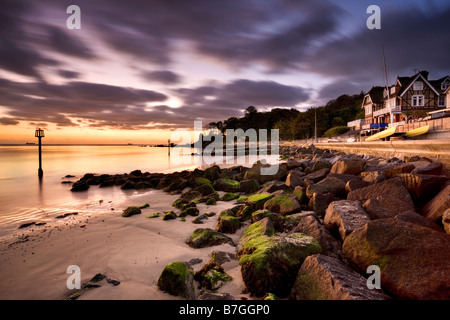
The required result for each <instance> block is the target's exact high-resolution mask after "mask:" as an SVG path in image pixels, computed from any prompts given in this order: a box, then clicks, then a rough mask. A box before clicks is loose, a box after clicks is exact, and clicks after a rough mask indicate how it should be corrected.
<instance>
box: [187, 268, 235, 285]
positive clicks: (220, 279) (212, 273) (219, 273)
mask: <svg viewBox="0 0 450 320" xmlns="http://www.w3.org/2000/svg"><path fill="white" fill-rule="evenodd" d="M194 280H197V281H198V282H199V283H200V286H202V287H204V288H206V289H208V290H217V289H219V288H220V287H222V286H223V285H224V284H225V283H226V282H228V281H231V280H233V278H232V277H230V276H229V275H228V274H226V272H225V270H224V269H223V267H222V266H220V265H219V264H218V263H217V262H209V263H207V264H205V265H204V266H203V267H202V268H201V269H200V270H199V271H197V272H196V273H195V274H194Z"/></svg>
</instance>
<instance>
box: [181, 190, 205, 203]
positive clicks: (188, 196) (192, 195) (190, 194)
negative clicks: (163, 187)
mask: <svg viewBox="0 0 450 320" xmlns="http://www.w3.org/2000/svg"><path fill="white" fill-rule="evenodd" d="M202 196H203V194H201V192H199V191H197V190H189V191H186V192H183V193H182V194H181V196H180V198H181V199H183V200H185V201H187V202H189V201H192V200H194V199H200V198H201V197H202Z"/></svg>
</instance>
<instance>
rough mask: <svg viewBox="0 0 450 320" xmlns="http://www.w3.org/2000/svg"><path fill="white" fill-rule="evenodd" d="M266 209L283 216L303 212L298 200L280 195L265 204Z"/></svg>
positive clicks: (290, 196)
mask: <svg viewBox="0 0 450 320" xmlns="http://www.w3.org/2000/svg"><path fill="white" fill-rule="evenodd" d="M264 209H266V210H270V211H272V212H276V213H279V214H281V215H283V216H285V215H288V214H293V213H296V212H299V211H301V208H300V204H299V203H298V201H297V198H296V197H295V196H292V195H280V196H276V197H274V198H271V199H269V200H267V201H266V202H265V203H264Z"/></svg>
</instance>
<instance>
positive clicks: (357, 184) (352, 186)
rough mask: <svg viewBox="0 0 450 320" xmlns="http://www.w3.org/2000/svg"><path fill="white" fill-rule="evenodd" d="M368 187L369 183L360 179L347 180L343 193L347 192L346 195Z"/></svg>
mask: <svg viewBox="0 0 450 320" xmlns="http://www.w3.org/2000/svg"><path fill="white" fill-rule="evenodd" d="M369 185H370V183H369V182H367V181H362V180H360V179H354V180H349V181H347V183H346V185H345V191H347V193H350V192H352V191H354V190H356V189H361V188H365V187H367V186H369Z"/></svg>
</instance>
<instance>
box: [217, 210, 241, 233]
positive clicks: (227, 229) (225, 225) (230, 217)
mask: <svg viewBox="0 0 450 320" xmlns="http://www.w3.org/2000/svg"><path fill="white" fill-rule="evenodd" d="M230 211H231V210H225V211H222V212H221V213H220V215H219V218H218V220H217V226H216V228H215V230H216V231H218V232H222V233H235V232H236V231H237V230H238V229H239V228H240V227H241V222H240V221H239V219H238V218H236V217H235V216H234V214H233V213H231V212H230Z"/></svg>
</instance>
